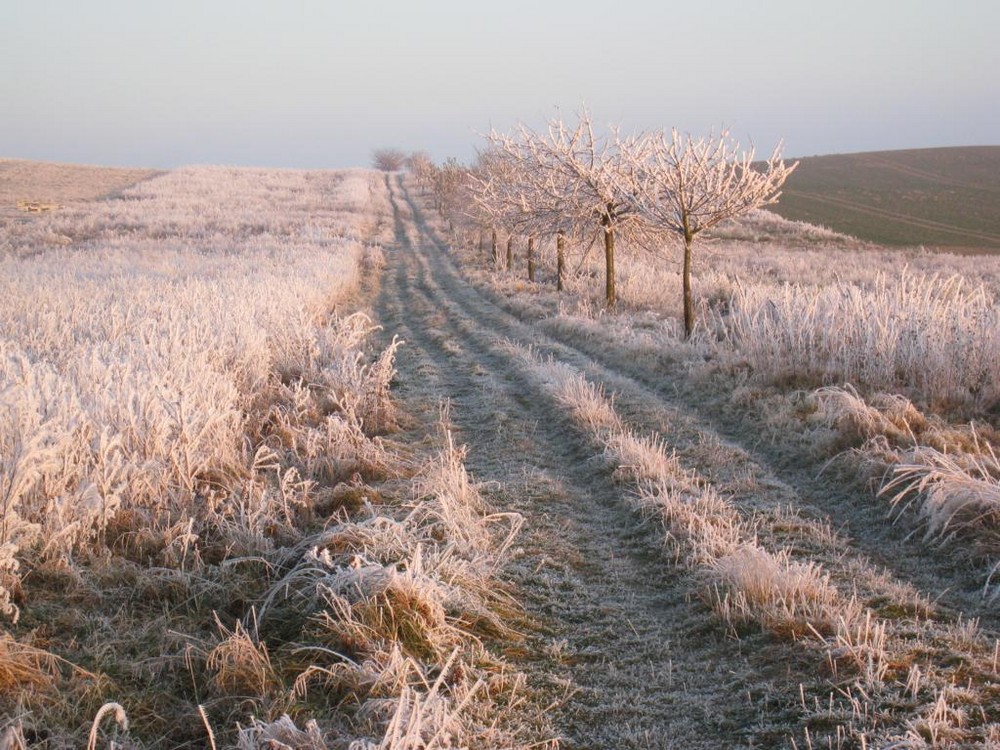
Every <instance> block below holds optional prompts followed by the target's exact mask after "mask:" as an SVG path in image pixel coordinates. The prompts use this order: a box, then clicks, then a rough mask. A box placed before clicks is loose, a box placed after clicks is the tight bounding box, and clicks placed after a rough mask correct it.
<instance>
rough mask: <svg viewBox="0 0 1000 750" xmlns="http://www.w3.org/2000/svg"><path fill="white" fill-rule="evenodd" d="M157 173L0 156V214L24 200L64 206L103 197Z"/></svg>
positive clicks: (15, 207)
mask: <svg viewBox="0 0 1000 750" xmlns="http://www.w3.org/2000/svg"><path fill="white" fill-rule="evenodd" d="M157 174H160V172H158V171H156V170H153V169H131V168H119V167H92V166H86V165H80V164H56V163H50V162H37V161H25V160H21V159H3V158H0V215H3V214H13V213H15V212H16V211H17V206H18V203H19V202H22V201H27V202H33V203H41V204H57V205H61V204H64V203H72V202H76V201H90V200H95V199H97V198H103V197H105V196H107V195H110V194H114V193H117V192H118V191H120V190H124V189H125V188H127V187H130V186H131V185H134V184H135V183H137V182H141V181H142V180H148V179H149V178H150V177H153V176H154V175H157Z"/></svg>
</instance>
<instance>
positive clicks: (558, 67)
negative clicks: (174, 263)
mask: <svg viewBox="0 0 1000 750" xmlns="http://www.w3.org/2000/svg"><path fill="white" fill-rule="evenodd" d="M998 29H1000V3H997V2H987V1H985V0H950V1H949V2H944V0H941V1H940V2H927V1H926V0H863V1H862V0H836V1H833V0H831V1H828V2H822V3H820V2H814V1H813V0H759V1H757V2H753V1H752V0H743V1H738V0H712V1H711V2H707V1H706V2H698V1H697V0H693V1H692V0H685V1H684V2H680V1H676V0H601V1H600V2H596V1H594V0H576V1H575V2H568V1H564V0H555V1H547V0H530V1H529V0H500V1H495V2H489V3H479V2H476V1H475V0H409V1H404V2H387V1H385V0H383V1H381V2H379V1H378V0H367V1H366V2H362V1H361V0H353V1H352V2H343V1H341V0H326V1H322V0H280V2H279V1H278V0H272V1H271V2H264V1H263V0H170V1H167V0H160V1H159V2H157V1H155V0H0V156H5V157H15V158H29V159H45V160H52V161H68V162H82V163H91V164H108V165H130V166H155V167H173V166H178V165H182V164H195V163H199V164H205V163H210V164H239V165H261V166H286V167H345V166H364V165H367V164H368V163H369V161H370V153H371V151H372V149H373V148H376V147H380V146H394V147H398V148H402V149H405V150H416V149H423V150H427V151H429V152H430V153H431V155H432V156H433V157H434V158H435V159H438V160H441V159H444V158H446V157H448V156H456V157H458V158H460V159H462V160H468V159H470V158H472V156H473V155H474V153H475V149H476V147H478V146H480V145H481V144H482V139H481V138H480V136H479V135H477V134H478V133H481V132H484V131H487V130H489V128H490V127H491V126H493V127H496V128H498V129H507V128H509V127H510V126H512V125H513V124H515V123H516V122H518V121H523V122H525V123H527V124H528V125H530V126H533V127H539V126H542V125H544V123H545V121H546V120H547V119H548V118H550V117H552V116H554V115H555V114H556V112H557V109H558V110H561V111H562V112H564V113H567V114H570V115H572V114H573V113H574V112H576V111H578V110H579V109H580V107H581V105H583V104H585V105H586V106H587V107H588V108H589V109H590V111H591V113H592V114H593V117H594V120H595V121H596V122H598V123H619V124H621V125H622V127H623V130H625V131H633V130H647V129H657V128H661V127H668V128H669V127H671V126H676V127H678V128H680V129H681V130H685V131H690V132H692V133H694V134H699V133H703V132H704V133H707V132H708V131H709V130H712V129H714V130H716V131H718V130H719V128H720V127H722V126H726V127H728V128H729V129H730V131H731V132H732V133H733V135H734V136H736V137H737V138H738V139H739V140H741V141H742V142H748V141H751V140H752V141H753V142H754V143H755V144H756V145H757V148H758V151H770V149H771V147H772V146H773V145H774V144H775V143H776V141H777V140H778V139H780V138H783V139H784V142H785V154H786V155H787V156H807V155H812V154H824V153H844V152H853V151H868V150H878V149H894V148H919V147H931V146H959V145H974V144H975V145H982V144H990V145H994V144H1000V43H998V42H997V41H996V39H997V33H998Z"/></svg>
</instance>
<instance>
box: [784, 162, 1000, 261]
mask: <svg viewBox="0 0 1000 750" xmlns="http://www.w3.org/2000/svg"><path fill="white" fill-rule="evenodd" d="M800 162H801V163H800V164H799V167H798V169H796V170H795V172H794V173H793V174H792V175H791V177H789V179H788V182H787V183H786V185H785V189H784V193H783V194H782V197H781V201H780V202H779V203H778V204H777V205H775V206H772V207H771V210H773V211H775V212H776V213H778V214H780V215H781V216H784V217H785V218H788V219H796V220H800V221H808V222H810V223H813V224H821V225H823V226H827V227H830V228H831V229H835V230H837V231H839V232H845V233H847V234H852V235H854V236H856V237H859V238H861V239H865V240H871V241H873V242H879V243H883V244H887V245H924V246H927V247H945V248H966V249H979V250H990V251H995V250H1000V146H970V147H960V148H931V149H914V150H905V151H874V152H870V153H861V154H837V155H832V156H811V157H807V158H804V159H801V160H800Z"/></svg>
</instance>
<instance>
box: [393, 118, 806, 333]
mask: <svg viewBox="0 0 1000 750" xmlns="http://www.w3.org/2000/svg"><path fill="white" fill-rule="evenodd" d="M485 139H486V141H487V144H488V145H487V147H486V148H485V149H483V150H482V151H481V153H480V154H479V158H478V160H477V163H476V164H475V165H474V166H472V167H466V166H464V165H462V164H460V163H458V162H457V161H455V160H449V161H447V162H445V163H444V164H442V165H441V166H437V165H435V164H434V163H433V162H432V161H431V160H430V158H429V157H427V156H426V155H425V154H422V153H416V154H412V155H410V156H409V157H405V158H403V159H401V160H400V161H399V162H398V166H397V167H396V168H401V167H403V166H406V167H407V168H408V169H409V170H410V171H411V172H413V174H414V175H416V177H417V179H418V180H419V181H420V182H421V184H423V185H424V186H425V187H427V188H428V189H429V190H430V191H431V193H432V195H433V197H434V202H435V208H436V209H437V210H438V211H439V212H441V214H442V216H445V217H446V218H447V219H449V221H453V220H454V218H455V217H456V216H462V217H466V218H469V219H471V220H473V221H475V222H476V223H477V225H478V226H479V227H480V247H483V245H484V244H485V237H486V234H487V230H488V234H489V236H490V250H491V259H492V262H493V263H494V265H496V266H500V265H501V254H500V247H499V245H498V234H497V233H498V231H503V232H506V233H507V235H508V240H507V248H506V256H507V257H506V265H507V267H508V268H509V267H510V266H511V265H512V260H513V258H512V255H513V241H514V236H515V235H516V236H520V237H523V238H526V242H527V251H526V254H527V266H528V278H529V279H530V280H532V281H534V276H535V261H534V250H535V247H536V242H537V241H538V240H539V239H540V238H543V237H555V240H556V284H557V287H558V288H559V289H562V285H563V276H564V273H565V243H566V239H567V237H573V238H581V237H587V236H590V237H596V238H598V239H599V240H601V241H602V242H601V244H603V248H604V267H605V275H604V282H605V283H604V287H605V288H604V297H605V304H606V306H607V308H608V309H609V310H613V309H614V308H615V306H616V303H617V292H616V287H615V260H616V246H617V242H618V240H619V239H620V238H622V237H625V238H628V239H635V240H637V241H639V242H643V243H644V244H649V241H652V242H653V243H655V244H656V245H657V246H659V247H661V248H663V251H665V252H669V245H670V244H672V243H664V241H663V240H664V237H674V238H677V239H678V240H679V241H680V243H681V244H682V246H683V270H682V289H681V293H682V299H683V310H684V333H685V336H686V337H689V336H690V335H691V333H692V331H693V329H694V324H695V320H694V302H693V295H692V289H691V267H692V255H693V247H694V244H695V240H696V239H697V238H698V236H699V235H700V234H701V233H702V232H704V231H706V230H708V229H711V228H712V227H714V226H716V225H718V224H719V223H720V222H723V221H725V220H727V219H733V218H738V217H740V216H744V215H746V214H747V213H749V212H750V211H752V210H754V209H757V208H761V207H763V206H766V205H769V204H772V203H775V202H776V201H777V200H778V197H779V196H780V194H781V192H780V191H781V186H782V185H783V183H784V182H785V180H786V178H787V177H788V175H789V174H791V172H792V171H793V170H794V169H795V167H796V166H797V162H796V163H794V164H785V162H784V161H783V160H782V158H781V146H780V144H779V145H778V146H776V147H775V149H774V150H773V151H772V153H771V155H770V157H769V158H768V159H766V160H761V161H757V160H755V152H754V149H753V148H750V149H747V150H743V149H741V147H740V145H739V144H738V143H737V142H736V141H735V140H734V139H733V138H732V137H731V136H730V134H729V133H728V132H727V131H722V132H720V133H718V134H711V135H708V136H706V137H698V138H696V137H693V136H691V135H690V134H681V133H679V132H678V131H677V130H676V129H673V130H671V131H669V132H667V131H665V130H661V131H655V132H650V133H640V134H638V135H632V136H627V137H626V136H622V135H621V134H620V132H619V130H618V129H617V128H614V127H612V128H609V129H608V130H607V132H606V133H602V134H595V131H594V125H593V121H592V119H591V116H590V114H589V113H588V112H583V113H582V114H580V115H578V116H577V120H576V122H575V123H571V124H567V123H566V122H564V121H563V120H562V118H555V119H553V120H551V121H550V122H549V123H548V124H547V127H546V129H545V130H543V131H536V130H533V129H531V128H529V127H527V126H525V125H523V124H522V125H518V126H517V127H515V128H514V129H513V130H511V131H510V132H506V133H500V132H497V131H491V132H490V133H488V134H487V135H486V136H485ZM664 245H666V247H664Z"/></svg>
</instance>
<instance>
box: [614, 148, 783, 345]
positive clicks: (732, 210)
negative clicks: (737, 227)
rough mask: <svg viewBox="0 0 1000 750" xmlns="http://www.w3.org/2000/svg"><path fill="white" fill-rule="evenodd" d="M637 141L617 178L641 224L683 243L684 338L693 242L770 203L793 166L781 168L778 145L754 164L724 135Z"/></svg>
mask: <svg viewBox="0 0 1000 750" xmlns="http://www.w3.org/2000/svg"><path fill="white" fill-rule="evenodd" d="M642 140H643V145H642V148H639V149H635V150H632V151H629V150H625V151H623V153H624V154H625V155H626V157H627V158H628V159H629V160H630V161H631V163H632V168H631V169H630V170H626V171H625V172H623V173H622V175H623V176H622V178H621V179H622V180H623V186H624V188H625V189H630V190H634V191H635V194H634V200H635V203H636V206H637V208H638V211H639V213H640V214H641V216H642V218H643V219H644V220H645V221H647V222H649V223H650V224H651V225H653V226H654V227H656V228H658V229H663V230H666V231H668V232H670V233H672V234H675V235H678V236H680V237H682V238H683V239H684V269H683V282H682V283H683V295H684V335H685V337H690V336H691V331H692V330H693V328H694V303H693V301H692V294H691V254H692V253H691V249H692V246H693V244H694V240H695V238H696V237H697V236H698V235H699V234H700V233H701V232H703V231H704V230H706V229H709V228H711V227H714V226H716V225H717V224H719V223H720V222H722V221H725V220H726V219H732V218H736V217H739V216H743V215H745V214H747V213H748V212H750V211H752V210H753V209H756V208H760V207H762V206H766V205H769V204H771V203H775V202H776V201H777V200H778V197H779V196H780V195H781V193H780V188H781V185H782V184H783V183H784V182H785V179H786V178H787V177H788V175H789V174H791V173H792V170H794V169H795V167H797V166H798V162H795V163H794V164H792V165H786V164H785V163H784V161H782V160H781V144H778V146H776V147H775V149H774V151H773V152H772V154H771V157H770V158H769V159H768V160H767V161H766V162H762V163H760V164H755V163H754V150H753V149H752V148H751V149H750V150H749V151H744V152H742V153H741V152H740V146H739V144H738V143H737V142H736V141H735V140H733V139H732V138H730V136H729V133H728V132H726V131H723V132H722V133H720V134H719V135H718V136H709V137H707V138H698V139H695V138H692V137H691V136H690V135H687V134H686V135H683V136H682V135H680V134H678V132H677V131H676V130H672V131H671V134H670V138H669V140H668V138H667V136H666V133H665V132H663V131H660V132H659V133H655V134H653V135H652V136H647V137H645V138H643V139H642ZM626 173H627V174H626Z"/></svg>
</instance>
